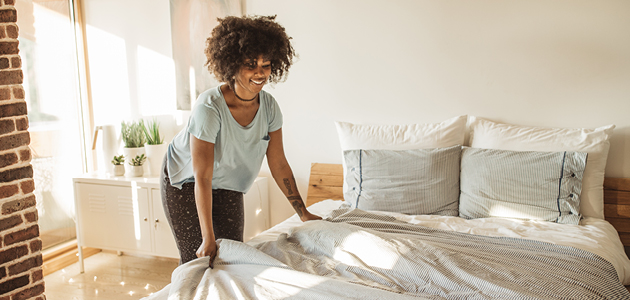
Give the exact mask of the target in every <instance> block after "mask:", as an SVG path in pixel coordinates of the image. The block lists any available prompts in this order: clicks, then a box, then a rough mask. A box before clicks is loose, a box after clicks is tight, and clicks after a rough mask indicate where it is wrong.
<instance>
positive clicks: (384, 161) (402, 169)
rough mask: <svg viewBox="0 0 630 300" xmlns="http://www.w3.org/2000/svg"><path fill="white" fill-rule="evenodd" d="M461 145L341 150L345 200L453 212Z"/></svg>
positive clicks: (391, 207) (379, 206)
mask: <svg viewBox="0 0 630 300" xmlns="http://www.w3.org/2000/svg"><path fill="white" fill-rule="evenodd" d="M460 155H461V147H460V146H454V147H449V148H433V149H416V150H346V151H344V161H345V162H346V168H347V170H346V174H348V176H346V177H344V178H345V179H344V181H345V182H346V183H347V185H348V188H349V189H348V191H347V192H345V193H344V199H345V200H346V201H347V202H348V203H349V204H350V205H351V206H352V207H355V208H360V209H364V210H381V211H390V212H397V213H404V214H410V215H421V214H422V215H431V214H436V215H444V216H457V215H458V203H457V202H458V198H459V164H460Z"/></svg>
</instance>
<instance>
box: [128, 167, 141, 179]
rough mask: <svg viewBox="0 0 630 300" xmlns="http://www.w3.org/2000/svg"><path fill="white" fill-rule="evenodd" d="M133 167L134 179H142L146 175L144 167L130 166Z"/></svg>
mask: <svg viewBox="0 0 630 300" xmlns="http://www.w3.org/2000/svg"><path fill="white" fill-rule="evenodd" d="M130 167H131V176H132V177H142V175H144V168H143V166H130Z"/></svg>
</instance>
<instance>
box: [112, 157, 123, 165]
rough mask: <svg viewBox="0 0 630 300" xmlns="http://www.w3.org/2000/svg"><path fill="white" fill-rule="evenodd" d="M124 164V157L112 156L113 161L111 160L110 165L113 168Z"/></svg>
mask: <svg viewBox="0 0 630 300" xmlns="http://www.w3.org/2000/svg"><path fill="white" fill-rule="evenodd" d="M124 163H125V156H124V155H118V156H116V155H114V159H112V164H113V165H115V166H118V165H122V164H124Z"/></svg>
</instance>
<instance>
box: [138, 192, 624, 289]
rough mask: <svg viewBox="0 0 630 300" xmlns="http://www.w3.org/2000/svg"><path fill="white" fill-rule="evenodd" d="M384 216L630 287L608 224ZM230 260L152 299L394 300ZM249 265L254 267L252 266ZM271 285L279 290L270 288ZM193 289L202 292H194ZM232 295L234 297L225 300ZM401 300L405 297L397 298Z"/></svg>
mask: <svg viewBox="0 0 630 300" xmlns="http://www.w3.org/2000/svg"><path fill="white" fill-rule="evenodd" d="M341 203H343V202H342V201H332V200H327V201H323V202H319V203H317V204H314V205H313V206H311V207H310V208H309V209H310V210H311V211H312V212H313V213H315V214H318V215H322V216H324V215H327V214H328V213H329V212H330V211H332V210H334V209H336V208H338V207H339V206H340V204H341ZM382 214H386V215H390V216H394V217H395V218H396V219H398V220H401V221H405V222H408V223H411V224H419V225H422V226H425V227H431V228H436V229H442V230H448V231H456V232H462V233H470V234H475V235H484V236H495V237H512V238H523V239H529V240H536V241H542V242H547V243H552V244H558V245H563V246H571V247H575V248H578V249H582V250H585V251H589V252H591V253H594V254H597V255H599V256H601V257H602V258H604V259H605V260H607V261H608V262H610V263H611V264H612V265H613V266H614V268H615V270H616V271H617V274H618V276H619V279H620V281H621V282H622V283H623V284H626V285H627V284H630V260H628V258H627V257H626V255H625V253H624V250H623V245H622V244H621V241H620V240H619V237H618V234H617V232H616V230H615V229H614V228H613V227H612V225H610V224H609V223H608V222H606V221H604V220H600V219H594V218H587V219H584V220H583V221H582V224H581V225H566V224H556V223H550V222H536V221H522V220H513V219H501V218H488V219H475V220H464V219H461V218H458V217H445V216H427V215H418V216H408V215H402V214H395V213H385V212H382ZM300 224H302V222H301V221H300V220H299V218H298V217H297V216H295V215H294V216H293V217H291V218H289V219H287V220H285V221H284V222H282V223H280V224H278V225H276V226H275V227H273V228H271V229H269V230H267V231H265V232H263V233H262V234H261V235H259V236H257V237H255V238H254V239H252V240H251V241H249V242H247V244H248V245H258V244H261V243H264V242H269V241H275V240H277V239H278V236H279V235H280V234H282V233H287V232H289V229H290V228H292V227H294V226H296V225H300ZM221 247H223V248H221ZM239 247H247V246H246V245H243V244H240V243H237V242H232V241H229V243H225V244H221V246H220V248H219V252H221V251H222V250H223V251H224V252H227V251H228V250H229V251H230V252H232V253H235V252H238V251H239V250H238V248H239ZM224 258H225V260H238V261H234V262H233V263H234V264H233V265H231V264H230V262H228V264H227V265H223V266H221V268H217V269H216V270H213V271H212V272H206V269H207V268H205V267H204V264H205V265H207V259H198V260H195V261H192V262H189V263H187V264H184V265H182V266H180V267H178V268H177V269H176V270H175V271H174V272H173V277H172V284H171V285H169V286H167V287H165V288H164V289H163V290H161V291H160V292H158V293H156V294H154V295H152V296H151V297H149V298H148V299H169V300H171V299H193V298H194V299H206V295H222V296H224V297H225V298H226V299H229V298H233V299H238V298H246V295H250V294H251V293H252V290H248V289H254V286H256V288H257V289H258V290H257V291H255V292H256V293H257V294H258V295H261V293H262V294H263V295H264V294H265V293H268V295H269V298H277V299H281V298H284V297H285V296H286V297H291V296H293V297H294V298H304V299H309V298H310V297H314V296H315V295H319V296H322V295H325V296H326V297H330V298H336V297H341V296H343V297H345V298H348V296H352V295H355V297H357V298H360V299H383V298H388V293H389V292H388V291H386V290H379V289H371V288H368V287H364V286H361V285H356V284H352V283H348V282H345V281H343V280H333V279H328V278H325V277H322V276H316V275H309V274H306V273H302V272H298V271H293V270H287V269H286V268H283V266H282V265H281V264H278V262H277V261H274V260H273V259H270V260H268V261H267V260H265V259H264V256H262V257H255V258H248V257H238V256H233V255H232V256H230V255H225V256H224ZM248 259H251V260H252V261H248ZM208 276H212V278H207V277H208ZM239 278H240V279H239ZM252 278H253V279H252ZM241 280H242V281H241ZM252 280H254V281H258V282H255V284H241V282H251V281H252ZM269 282H272V283H273V284H272V285H269V284H267V283H269ZM204 285H206V286H204ZM260 286H273V290H264V289H263V290H262V291H261V290H260ZM188 287H196V288H195V289H194V290H188ZM226 291H229V292H230V293H232V294H229V295H225V294H224V293H225V292H226ZM169 293H170V296H169ZM390 296H391V295H390ZM396 297H397V298H399V297H402V296H401V295H399V294H396ZM403 298H404V297H403ZM415 299H418V298H415Z"/></svg>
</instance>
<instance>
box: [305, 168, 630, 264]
mask: <svg viewBox="0 0 630 300" xmlns="http://www.w3.org/2000/svg"><path fill="white" fill-rule="evenodd" d="M342 189H343V167H342V165H341V164H320V163H313V164H311V175H310V179H309V183H308V196H307V198H306V206H309V205H312V204H313V203H317V202H319V201H322V200H326V199H333V200H343V190H342ZM604 214H605V216H606V220H607V221H608V222H610V224H612V225H613V226H614V227H615V228H616V229H617V232H619V237H620V238H621V242H622V243H623V245H624V247H625V250H626V254H628V256H629V257H630V178H606V179H605V180H604Z"/></svg>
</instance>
